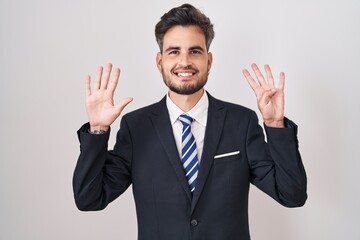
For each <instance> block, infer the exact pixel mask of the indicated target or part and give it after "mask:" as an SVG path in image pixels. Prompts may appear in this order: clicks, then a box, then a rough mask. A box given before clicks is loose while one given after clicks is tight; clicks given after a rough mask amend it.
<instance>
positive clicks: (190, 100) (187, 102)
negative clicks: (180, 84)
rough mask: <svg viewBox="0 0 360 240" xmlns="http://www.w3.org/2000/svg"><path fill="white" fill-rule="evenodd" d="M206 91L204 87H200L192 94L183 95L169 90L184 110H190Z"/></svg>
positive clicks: (177, 104) (176, 103)
mask: <svg viewBox="0 0 360 240" xmlns="http://www.w3.org/2000/svg"><path fill="white" fill-rule="evenodd" d="M204 92H205V91H204V89H200V90H199V91H197V92H195V93H193V94H191V95H182V94H178V93H175V92H173V91H171V90H169V97H170V99H171V100H172V101H173V102H174V103H175V105H176V106H178V107H179V108H180V109H181V110H182V111H183V112H188V111H190V110H191V109H192V108H193V107H194V106H195V105H196V104H197V102H198V101H199V100H200V98H201V97H202V95H203V94H204Z"/></svg>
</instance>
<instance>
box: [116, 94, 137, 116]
mask: <svg viewBox="0 0 360 240" xmlns="http://www.w3.org/2000/svg"><path fill="white" fill-rule="evenodd" d="M132 100H133V98H132V97H128V98H125V99H123V100H121V102H120V103H119V104H118V105H117V106H116V108H117V110H118V112H119V114H120V113H121V112H122V110H123V109H124V108H125V107H126V106H127V105H128V104H129V103H131V102H132Z"/></svg>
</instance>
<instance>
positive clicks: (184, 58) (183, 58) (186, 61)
mask: <svg viewBox="0 0 360 240" xmlns="http://www.w3.org/2000/svg"><path fill="white" fill-rule="evenodd" d="M179 65H180V66H182V67H188V66H190V65H191V59H190V55H189V53H181V54H180V59H179Z"/></svg>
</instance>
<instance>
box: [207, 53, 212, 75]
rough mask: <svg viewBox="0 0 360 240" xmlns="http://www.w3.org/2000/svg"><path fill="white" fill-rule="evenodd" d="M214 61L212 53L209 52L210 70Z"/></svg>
mask: <svg viewBox="0 0 360 240" xmlns="http://www.w3.org/2000/svg"><path fill="white" fill-rule="evenodd" d="M212 61H213V58H212V53H211V52H208V71H210V69H211V66H212Z"/></svg>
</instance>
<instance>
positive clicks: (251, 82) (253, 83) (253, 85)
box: [242, 68, 259, 92]
mask: <svg viewBox="0 0 360 240" xmlns="http://www.w3.org/2000/svg"><path fill="white" fill-rule="evenodd" d="M242 73H243V74H244V76H245V78H246V80H247V81H248V83H249V85H250V87H251V88H252V90H254V92H255V91H256V89H257V88H258V87H259V85H258V84H257V82H256V81H255V80H254V79H253V78H252V76H251V74H250V73H249V71H248V70H247V69H246V68H244V69H243V70H242Z"/></svg>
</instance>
